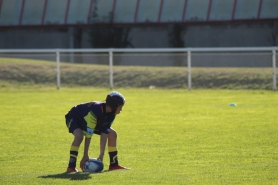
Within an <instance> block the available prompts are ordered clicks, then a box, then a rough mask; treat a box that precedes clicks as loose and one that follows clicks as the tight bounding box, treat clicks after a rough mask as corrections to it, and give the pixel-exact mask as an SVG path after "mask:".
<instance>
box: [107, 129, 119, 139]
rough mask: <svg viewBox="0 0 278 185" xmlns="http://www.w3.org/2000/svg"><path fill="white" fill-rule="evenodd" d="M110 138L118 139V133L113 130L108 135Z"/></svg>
mask: <svg viewBox="0 0 278 185" xmlns="http://www.w3.org/2000/svg"><path fill="white" fill-rule="evenodd" d="M108 137H110V138H111V139H112V138H117V132H116V131H115V130H114V129H111V130H110V132H109V134H108Z"/></svg>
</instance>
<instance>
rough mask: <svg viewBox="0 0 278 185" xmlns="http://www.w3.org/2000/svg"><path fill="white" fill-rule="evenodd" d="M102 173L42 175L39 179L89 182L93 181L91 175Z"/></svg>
mask: <svg viewBox="0 0 278 185" xmlns="http://www.w3.org/2000/svg"><path fill="white" fill-rule="evenodd" d="M104 172H109V170H104V171H102V172H101V173H104ZM97 174H100V173H88V172H77V173H67V172H64V173H58V174H49V175H41V176H38V178H43V179H47V178H49V179H69V180H88V179H91V178H92V176H91V175H97Z"/></svg>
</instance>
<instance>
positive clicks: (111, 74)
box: [109, 49, 113, 89]
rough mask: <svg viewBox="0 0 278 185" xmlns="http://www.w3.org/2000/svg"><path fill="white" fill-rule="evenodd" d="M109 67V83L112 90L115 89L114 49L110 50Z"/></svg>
mask: <svg viewBox="0 0 278 185" xmlns="http://www.w3.org/2000/svg"><path fill="white" fill-rule="evenodd" d="M109 67H110V73H109V74H110V75H109V82H110V89H113V51H112V49H110V50H109Z"/></svg>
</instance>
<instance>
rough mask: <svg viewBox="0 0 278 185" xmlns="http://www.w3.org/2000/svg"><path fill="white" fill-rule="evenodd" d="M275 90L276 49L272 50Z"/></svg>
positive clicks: (274, 88) (274, 86) (274, 85)
mask: <svg viewBox="0 0 278 185" xmlns="http://www.w3.org/2000/svg"><path fill="white" fill-rule="evenodd" d="M272 68H273V70H272V71H273V73H272V75H273V90H274V91H276V49H275V48H274V49H273V50H272Z"/></svg>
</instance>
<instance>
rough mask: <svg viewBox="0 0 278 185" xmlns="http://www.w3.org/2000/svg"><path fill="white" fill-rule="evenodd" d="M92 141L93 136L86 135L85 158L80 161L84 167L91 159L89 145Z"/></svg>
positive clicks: (81, 166)
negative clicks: (87, 136)
mask: <svg viewBox="0 0 278 185" xmlns="http://www.w3.org/2000/svg"><path fill="white" fill-rule="evenodd" d="M90 143H91V138H86V137H85V143H84V154H83V158H82V159H81V161H80V168H81V169H83V166H84V165H85V162H86V161H89V160H90V158H89V146H90Z"/></svg>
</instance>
